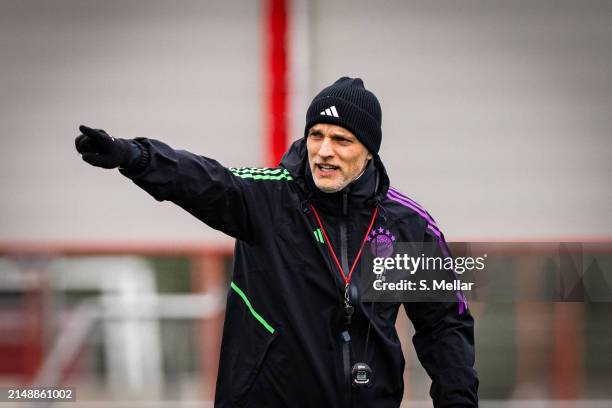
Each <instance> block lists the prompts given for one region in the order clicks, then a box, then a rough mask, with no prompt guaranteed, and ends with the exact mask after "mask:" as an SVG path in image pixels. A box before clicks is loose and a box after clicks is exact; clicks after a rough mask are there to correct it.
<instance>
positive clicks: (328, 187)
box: [315, 180, 343, 194]
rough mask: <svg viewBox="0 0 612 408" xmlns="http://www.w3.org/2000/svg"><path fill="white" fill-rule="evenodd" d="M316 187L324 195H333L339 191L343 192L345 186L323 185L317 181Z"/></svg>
mask: <svg viewBox="0 0 612 408" xmlns="http://www.w3.org/2000/svg"><path fill="white" fill-rule="evenodd" d="M315 185H316V186H317V188H318V189H319V190H321V191H322V192H324V193H327V194H331V193H337V192H338V191H340V190H342V188H343V186H341V185H339V184H338V183H334V184H331V183H329V184H328V183H321V182H319V181H317V180H315Z"/></svg>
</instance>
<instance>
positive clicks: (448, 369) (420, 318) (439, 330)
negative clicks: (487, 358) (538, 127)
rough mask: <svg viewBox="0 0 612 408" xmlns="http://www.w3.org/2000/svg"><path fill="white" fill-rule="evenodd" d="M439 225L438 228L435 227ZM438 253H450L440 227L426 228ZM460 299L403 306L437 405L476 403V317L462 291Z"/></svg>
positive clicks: (468, 405)
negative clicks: (434, 232)
mask: <svg viewBox="0 0 612 408" xmlns="http://www.w3.org/2000/svg"><path fill="white" fill-rule="evenodd" d="M436 229H437V228H436ZM425 241H426V243H427V242H432V243H433V244H434V248H435V255H436V256H450V254H449V252H448V247H447V246H446V243H445V242H444V237H443V235H442V234H441V233H439V231H437V234H435V235H434V234H433V233H432V230H429V229H428V230H427V233H426V237H425ZM457 295H458V299H457V302H410V303H404V308H405V309H406V312H407V314H408V317H409V318H410V320H411V321H412V324H413V325H414V328H415V335H414V337H413V339H412V341H413V344H414V347H415V350H416V353H417V356H418V358H419V361H420V362H421V364H422V365H423V367H424V368H425V371H427V374H428V375H429V377H430V378H431V380H432V384H431V389H430V392H429V394H430V395H431V398H432V399H433V404H434V407H436V408H443V407H444V408H446V407H477V406H478V383H479V381H478V376H477V373H476V370H474V360H475V356H474V319H473V317H472V315H471V314H470V311H469V310H468V309H467V302H465V298H464V296H463V294H462V293H461V292H459V293H458V294H457Z"/></svg>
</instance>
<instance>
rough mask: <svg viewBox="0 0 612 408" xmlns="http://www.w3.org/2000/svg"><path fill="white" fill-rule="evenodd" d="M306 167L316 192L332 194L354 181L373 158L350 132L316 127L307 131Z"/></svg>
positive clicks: (327, 127)
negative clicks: (316, 189)
mask: <svg viewBox="0 0 612 408" xmlns="http://www.w3.org/2000/svg"><path fill="white" fill-rule="evenodd" d="M306 147H307V149H308V164H309V165H310V171H311V172H312V178H313V179H314V182H315V185H316V186H317V187H318V188H319V190H321V191H323V192H324V193H335V192H337V191H340V190H342V189H343V188H344V187H346V186H347V185H349V184H350V183H351V182H352V181H353V180H355V179H356V178H357V177H358V176H359V175H360V174H361V173H362V172H363V170H364V169H365V167H366V165H367V164H368V160H370V159H372V155H371V154H370V153H369V152H368V149H366V147H365V146H364V145H363V143H361V142H360V141H359V140H358V139H357V137H355V135H354V134H353V133H352V132H350V131H349V130H347V129H345V128H343V127H341V126H337V125H330V124H326V123H317V124H316V125H314V126H313V127H311V128H310V129H309V130H308V138H307V139H306Z"/></svg>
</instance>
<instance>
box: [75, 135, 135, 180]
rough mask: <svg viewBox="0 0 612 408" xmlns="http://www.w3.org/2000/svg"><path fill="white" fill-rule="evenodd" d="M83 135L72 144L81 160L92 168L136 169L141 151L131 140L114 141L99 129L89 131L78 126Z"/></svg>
mask: <svg viewBox="0 0 612 408" xmlns="http://www.w3.org/2000/svg"><path fill="white" fill-rule="evenodd" d="M79 130H80V131H81V132H82V133H83V134H81V135H79V136H78V137H77V138H76V139H75V140H74V143H75V145H76V149H77V151H78V152H79V153H81V155H82V157H83V160H84V161H86V162H87V163H89V164H91V165H92V166H96V167H102V168H105V169H114V168H115V167H121V168H124V169H132V168H134V167H138V165H139V164H140V163H139V162H140V161H141V160H140V159H141V157H142V149H141V148H140V147H139V145H138V143H137V142H135V141H133V140H126V139H118V138H117V139H115V138H114V137H112V136H111V135H109V134H108V133H106V132H105V131H103V130H101V129H91V128H88V127H87V126H83V125H81V126H79Z"/></svg>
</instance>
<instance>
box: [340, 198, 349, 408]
mask: <svg viewBox="0 0 612 408" xmlns="http://www.w3.org/2000/svg"><path fill="white" fill-rule="evenodd" d="M347 218H348V193H347V192H346V191H343V192H342V218H341V221H340V262H341V263H342V269H344V270H345V271H347V273H348V270H349V265H348V264H349V262H348V232H347V225H346V221H347ZM342 338H343V339H342V366H343V371H344V385H345V393H346V394H345V398H344V402H345V406H346V407H347V408H348V407H350V405H351V356H350V335H349V333H348V327H346V328H345V331H344V332H343V336H342Z"/></svg>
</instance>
